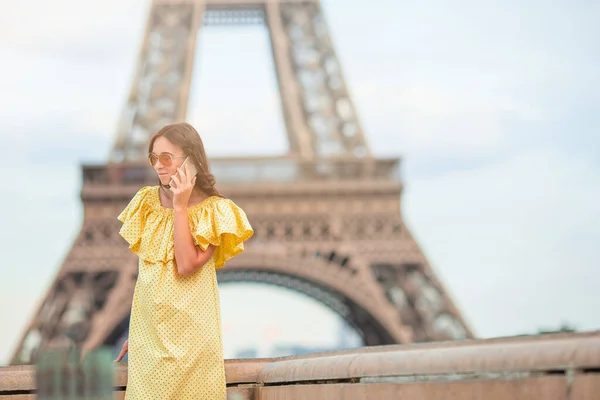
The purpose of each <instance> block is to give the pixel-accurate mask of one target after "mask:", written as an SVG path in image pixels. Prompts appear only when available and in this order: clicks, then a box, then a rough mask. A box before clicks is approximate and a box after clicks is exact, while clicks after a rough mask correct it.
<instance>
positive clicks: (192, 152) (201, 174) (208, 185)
mask: <svg viewBox="0 0 600 400" xmlns="http://www.w3.org/2000/svg"><path fill="white" fill-rule="evenodd" d="M161 136H163V137H164V138H165V139H167V140H168V141H169V142H171V143H173V144H175V145H177V146H179V147H181V148H182V149H183V152H184V153H185V155H186V156H187V157H189V158H190V160H189V161H188V162H190V161H192V162H193V163H194V165H195V166H196V168H197V169H198V175H196V184H195V185H194V187H195V188H197V189H200V190H201V191H202V193H204V194H206V195H207V196H220V197H223V195H222V194H221V193H219V191H218V190H217V188H216V187H215V184H216V179H215V176H214V175H213V174H211V173H210V166H209V163H208V158H207V157H206V152H205V151H204V143H202V139H201V138H200V135H199V134H198V131H196V129H194V127H193V126H192V125H190V124H188V123H187V122H179V123H175V124H170V125H165V126H164V127H163V128H162V129H161V130H159V131H158V132H156V133H155V134H154V136H152V138H151V139H150V143H149V144H148V153H151V152H152V149H153V147H154V141H155V140H156V139H157V138H159V137H161Z"/></svg>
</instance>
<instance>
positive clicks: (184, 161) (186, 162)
mask: <svg viewBox="0 0 600 400" xmlns="http://www.w3.org/2000/svg"><path fill="white" fill-rule="evenodd" d="M189 159H190V158H189V157H186V158H185V160H183V164H181V167H180V168H181V169H183V168H185V166H186V165H189V167H188V169H189V170H190V174H191V177H194V176H196V174H197V173H198V171H197V170H196V166H195V165H194V163H192V162H191V161H190V162H189V163H188V160H189ZM177 173H179V172H177ZM172 184H173V178H171V180H170V181H169V186H171V185H172Z"/></svg>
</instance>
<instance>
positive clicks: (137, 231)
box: [117, 186, 152, 254]
mask: <svg viewBox="0 0 600 400" xmlns="http://www.w3.org/2000/svg"><path fill="white" fill-rule="evenodd" d="M151 189H152V188H151V187H150V186H146V187H143V188H141V189H140V190H139V191H138V192H137V193H136V194H135V196H133V199H131V201H130V202H129V204H128V205H127V207H125V209H124V210H123V211H122V212H121V214H119V216H118V217H117V219H118V220H119V221H121V222H122V223H123V225H122V226H121V229H120V230H119V235H121V236H122V237H123V239H125V240H126V241H127V243H129V250H131V251H133V252H134V253H136V254H138V253H139V251H140V242H141V239H142V231H143V230H144V225H145V223H146V212H147V209H148V206H147V204H146V201H145V200H146V197H147V195H148V193H149V192H150V190H151Z"/></svg>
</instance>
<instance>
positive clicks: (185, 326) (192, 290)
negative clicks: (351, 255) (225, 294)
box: [118, 186, 254, 400]
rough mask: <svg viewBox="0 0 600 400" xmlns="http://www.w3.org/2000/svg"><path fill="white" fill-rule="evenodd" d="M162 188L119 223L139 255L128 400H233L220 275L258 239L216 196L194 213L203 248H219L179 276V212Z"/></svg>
mask: <svg viewBox="0 0 600 400" xmlns="http://www.w3.org/2000/svg"><path fill="white" fill-rule="evenodd" d="M159 189H160V188H159V186H147V187H144V188H142V189H140V191H139V192H138V193H137V194H136V195H135V196H134V198H133V199H132V200H131V202H130V203H129V204H128V205H127V207H126V208H125V210H123V212H122V213H121V214H120V215H119V217H118V219H119V220H120V221H121V222H123V225H122V227H121V230H120V232H119V233H120V234H121V236H123V238H124V239H125V240H126V241H127V242H128V243H129V249H130V250H131V251H133V252H134V253H136V254H137V255H138V256H139V274H138V279H137V283H136V286H135V292H134V295H133V304H132V307H131V319H130V325H129V339H128V340H129V361H128V382H127V392H126V399H127V400H138V399H139V400H154V399H156V400H186V399H206V400H225V399H226V388H225V368H224V362H223V345H222V337H221V317H220V304H219V291H218V286H217V276H216V269H217V268H221V267H223V265H224V264H225V262H226V261H227V260H228V259H230V258H232V257H234V256H236V255H237V254H239V253H241V252H242V251H243V250H244V244H243V242H244V241H246V240H247V239H249V238H250V237H251V236H252V234H253V233H254V232H253V230H252V227H251V226H250V223H249V222H248V219H247V217H246V214H245V213H244V211H243V210H242V209H241V208H239V207H238V206H237V205H236V204H235V203H234V202H233V201H231V200H229V199H225V198H222V197H218V196H213V197H209V198H207V199H206V200H204V201H203V202H201V203H200V204H197V205H194V206H192V207H189V208H188V220H189V225H190V232H192V237H193V238H194V242H195V243H196V245H198V246H200V248H201V249H202V250H206V248H208V246H209V245H211V244H212V245H214V246H215V247H216V249H215V252H214V254H213V256H212V257H211V259H210V260H209V261H208V262H207V263H206V264H205V265H204V266H203V267H202V268H201V269H200V270H199V271H197V272H196V273H195V274H193V275H191V276H181V275H179V274H178V273H177V266H176V264H175V253H174V247H173V222H174V210H173V209H170V208H165V207H163V206H162V205H161V203H160V198H159V192H158V191H159Z"/></svg>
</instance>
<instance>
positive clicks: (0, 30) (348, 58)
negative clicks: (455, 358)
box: [0, 0, 600, 364]
mask: <svg viewBox="0 0 600 400" xmlns="http://www.w3.org/2000/svg"><path fill="white" fill-rule="evenodd" d="M323 4H324V5H323V7H324V10H325V15H326V18H327V21H328V24H329V27H330V30H331V35H332V38H333V42H334V44H335V46H336V50H337V54H338V57H339V59H340V61H341V63H342V66H343V71H344V74H345V77H346V80H347V84H348V86H349V90H350V92H351V94H352V96H353V99H354V102H355V105H356V108H357V110H358V115H359V118H360V120H361V123H362V125H363V128H364V130H365V133H366V134H367V137H368V140H369V143H370V145H371V147H372V150H373V152H374V154H375V155H377V156H401V157H402V160H403V161H402V178H403V180H404V183H405V187H406V189H405V192H404V195H403V200H402V206H403V210H402V213H403V216H404V218H405V220H406V222H407V224H408V226H409V228H410V229H411V231H412V233H413V234H414V236H415V237H416V239H417V241H418V242H419V244H420V245H421V246H422V249H423V250H424V252H425V254H426V255H427V257H428V259H429V261H430V263H431V264H432V266H433V267H434V269H435V271H436V272H437V273H438V274H439V276H440V279H441V280H442V281H443V282H444V283H445V284H446V285H447V287H448V289H449V291H450V293H451V295H452V296H453V298H454V299H455V300H456V302H457V304H458V306H459V307H460V309H461V310H462V312H463V313H464V315H465V318H466V319H467V321H468V322H469V324H470V325H471V326H472V328H473V330H474V331H475V333H476V334H477V335H478V336H480V337H491V336H503V335H513V334H521V333H529V332H536V331H537V330H538V329H541V328H542V329H546V328H547V329H552V328H557V327H558V326H559V325H560V324H561V323H563V322H565V323H569V324H571V325H573V326H574V327H576V328H577V329H580V330H591V329H599V328H600V313H598V312H596V311H595V310H597V309H598V308H600V294H598V289H597V282H598V281H599V280H600V271H599V269H598V259H599V258H600V257H599V256H600V250H598V247H597V246H596V244H597V243H598V242H599V241H600V228H599V227H600V208H599V207H598V206H597V205H596V204H597V201H598V200H597V199H598V197H599V195H600V135H599V134H598V132H600V52H599V51H598V49H600V26H599V25H598V24H597V21H598V17H600V4H599V3H598V2H593V1H586V0H580V1H573V2H558V1H541V0H530V1H528V2H522V1H516V0H503V1H495V0H489V1H485V2H482V1H476V0H458V1H455V2H452V4H449V3H448V2H445V1H442V0H431V1H429V2H419V3H418V2H409V1H407V2H398V1H395V0H378V1H376V2H369V6H368V7H365V6H364V4H365V3H364V2H363V1H354V0H323ZM148 6H149V1H148V0H103V1H96V0H94V1H88V2H81V1H75V0H55V1H53V2H51V3H48V2H44V1H41V0H23V1H19V2H9V3H7V4H6V5H4V6H3V11H2V13H1V14H0V59H1V60H2V62H1V63H0V88H1V90H0V146H1V147H2V149H3V150H4V154H3V158H2V159H3V163H2V164H0V172H1V173H2V177H3V180H4V182H5V184H4V185H3V188H2V196H0V209H2V210H4V212H3V214H4V215H3V218H2V220H3V222H4V223H3V228H4V229H2V230H1V231H0V254H1V255H2V259H3V262H2V264H1V265H0V326H2V329H0V364H1V363H2V362H6V361H8V357H9V355H10V353H11V351H12V349H13V347H14V345H15V344H16V342H17V340H18V338H19V336H20V335H21V333H22V331H23V329H24V327H25V324H26V323H27V321H28V320H29V319H30V318H31V317H32V313H33V312H34V310H35V308H36V306H37V304H38V302H39V301H40V300H41V295H42V293H43V292H44V291H45V290H46V289H47V288H48V286H49V285H50V283H51V282H52V279H53V277H54V275H55V274H56V272H57V270H58V268H59V266H60V264H61V262H62V260H63V258H64V257H65V255H66V252H67V251H68V249H69V248H70V246H71V244H72V242H73V240H74V238H75V236H76V234H77V232H78V231H79V228H80V225H81V222H82V207H81V204H80V200H79V190H80V188H81V178H80V163H82V162H103V161H104V160H106V158H107V156H108V154H109V151H110V148H111V145H112V140H113V137H114V133H115V130H116V126H117V121H118V117H119V113H120V111H121V109H122V107H123V105H124V103H125V98H126V96H127V94H128V91H129V87H130V83H131V82H130V80H131V78H132V76H133V70H134V66H135V61H136V56H137V52H138V46H139V44H140V42H141V39H142V31H143V27H144V24H145V19H146V16H147V11H148ZM197 53H198V56H197V61H196V64H195V72H194V81H193V84H192V94H191V99H190V107H189V110H188V116H189V119H188V120H189V121H190V122H191V123H192V124H194V125H196V126H197V127H198V129H199V130H200V131H201V132H202V135H203V139H204V141H205V145H206V148H207V151H208V152H209V155H211V156H224V155H248V154H250V155H261V154H269V155H275V154H280V153H283V152H285V151H286V150H287V141H286V136H285V133H284V126H283V122H282V118H281V111H280V109H279V105H278V94H277V87H276V83H275V80H274V75H273V64H272V60H271V59H270V53H269V47H268V37H267V34H266V30H265V29H264V28H261V27H250V28H248V27H246V28H218V27H210V28H207V29H204V30H202V31H201V32H200V35H199V42H198V48H197ZM232 115H235V118H231V116H232ZM232 137H235V140H234V141H232V140H231V138H232ZM222 307H223V323H224V331H225V338H224V340H225V347H226V354H230V353H231V352H232V351H233V349H234V348H236V346H237V347H239V346H244V345H249V344H253V343H264V342H265V337H267V336H268V337H273V335H275V336H274V337H276V338H277V339H278V340H282V341H285V340H287V341H304V342H306V343H313V344H314V343H316V344H318V343H326V342H328V341H329V342H331V341H332V340H333V338H334V336H335V334H334V333H332V332H334V326H336V323H337V322H336V319H335V317H334V316H333V315H332V313H331V312H330V311H328V310H327V309H324V308H323V307H321V306H320V305H318V304H317V303H316V302H315V301H313V300H312V299H307V298H304V297H302V296H300V295H297V294H293V293H289V292H286V291H282V290H280V289H273V288H268V287H265V286H250V285H243V284H242V285H230V286H226V287H223V290H222ZM256 309H262V310H263V311H261V315H262V316H263V317H262V318H261V320H262V321H264V322H263V326H262V327H261V332H263V333H261V334H260V335H259V334H256V335H254V337H252V338H248V337H245V335H244V336H243V335H240V334H239V332H240V331H247V326H248V324H251V322H249V321H251V320H250V319H248V316H254V315H256V314H253V313H254V312H255V310H256ZM296 315H305V316H307V318H311V322H312V323H308V324H307V323H306V322H305V321H304V322H301V321H299V320H298V319H297V318H295V316H296ZM276 321H285V324H282V325H277V324H275V322H276ZM307 326H311V330H310V331H309V330H307V329H306V327H307ZM273 327H276V328H273ZM274 330H275V331H274ZM256 331H258V329H256ZM264 332H266V333H264ZM274 332H275V333H274ZM269 335H271V336H269ZM314 338H320V339H319V340H320V342H319V341H315V340H314ZM317 342H318V343H317Z"/></svg>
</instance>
